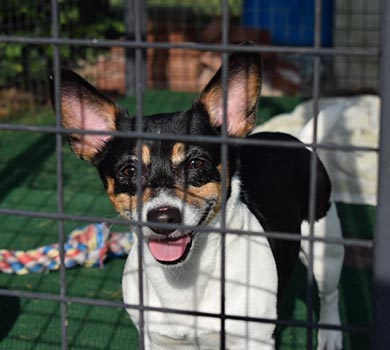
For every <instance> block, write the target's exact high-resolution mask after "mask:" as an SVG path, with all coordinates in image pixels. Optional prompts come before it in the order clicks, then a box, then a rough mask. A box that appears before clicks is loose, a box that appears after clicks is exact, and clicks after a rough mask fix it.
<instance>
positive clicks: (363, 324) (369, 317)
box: [0, 0, 390, 350]
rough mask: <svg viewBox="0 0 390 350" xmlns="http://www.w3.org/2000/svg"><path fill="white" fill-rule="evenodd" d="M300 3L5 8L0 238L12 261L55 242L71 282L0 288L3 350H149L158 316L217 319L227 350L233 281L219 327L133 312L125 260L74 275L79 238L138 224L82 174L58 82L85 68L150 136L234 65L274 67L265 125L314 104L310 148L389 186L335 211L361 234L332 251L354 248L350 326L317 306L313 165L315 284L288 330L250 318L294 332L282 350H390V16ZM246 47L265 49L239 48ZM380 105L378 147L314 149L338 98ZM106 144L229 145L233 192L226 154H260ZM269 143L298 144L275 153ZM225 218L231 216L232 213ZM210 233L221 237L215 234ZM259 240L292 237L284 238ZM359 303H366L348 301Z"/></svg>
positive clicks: (0, 36) (26, 279) (38, 277)
mask: <svg viewBox="0 0 390 350" xmlns="http://www.w3.org/2000/svg"><path fill="white" fill-rule="evenodd" d="M291 3H292V2H290V1H283V0H278V1H266V0H263V1H255V0H251V1H250V0H236V1H234V0H232V1H228V0H222V1H210V0H209V1H191V0H186V1H176V0H171V1H159V0H153V1H152V0H150V1H148V2H145V1H141V0H127V1H119V0H99V1H86V0H72V1H62V0H51V1H50V2H45V1H40V2H35V1H27V2H23V1H7V2H3V3H2V4H1V5H0V18H1V23H0V53H1V55H2V57H3V59H2V62H1V63H0V70H1V75H2V76H0V88H1V90H0V96H1V98H0V134H1V136H0V149H1V152H0V165H1V168H0V174H1V178H0V189H1V191H0V199H1V201H0V224H1V226H0V227H2V228H3V229H4V231H3V233H2V234H1V236H3V237H2V238H1V239H0V242H1V246H0V248H1V249H3V250H5V249H10V250H11V249H13V250H23V249H25V250H27V249H32V248H33V247H35V246H42V245H45V244H49V243H53V242H58V243H59V245H58V249H59V254H60V266H59V271H58V272H50V273H41V274H28V275H25V276H18V275H15V274H5V273H1V274H0V308H1V309H2V310H3V311H2V312H1V314H3V315H6V316H5V318H4V316H0V320H1V322H0V349H58V348H61V349H63V350H65V349H144V336H145V335H144V333H143V328H144V327H143V322H144V321H143V317H144V314H145V313H147V312H163V313H178V314H183V313H184V314H186V313H188V314H189V315H192V316H197V317H212V318H218V319H220V322H221V332H220V347H219V348H221V349H225V341H226V339H225V336H226V335H225V332H224V327H225V322H226V321H227V320H229V319H235V316H234V315H228V314H225V311H224V310H225V304H224V303H225V301H224V298H223V296H224V295H225V281H224V277H222V283H221V289H220V290H219V291H216V292H217V293H220V294H221V296H222V297H221V313H219V314H212V313H202V312H197V311H194V312H184V311H183V310H180V309H179V308H178V309H176V308H175V307H173V306H172V307H168V308H161V309H156V308H154V307H151V306H148V305H146V304H144V301H143V299H142V297H141V298H140V302H139V304H137V305H126V304H124V303H123V302H122V298H121V286H120V284H121V282H120V281H121V273H122V270H123V265H124V259H112V260H110V261H109V262H108V263H107V264H106V266H105V267H104V268H102V269H83V268H75V269H72V270H67V269H66V266H65V247H66V243H67V235H68V232H69V231H70V230H71V229H72V228H74V227H75V226H77V225H82V224H86V223H94V222H102V221H104V222H106V223H108V224H109V225H114V227H115V228H119V227H120V228H121V230H128V228H127V225H128V222H126V221H124V220H123V219H120V218H118V217H117V216H116V214H114V213H113V211H112V210H111V209H110V206H109V204H108V202H107V201H105V200H103V199H99V198H102V197H104V194H103V191H102V189H101V188H100V187H101V186H100V184H96V185H95V183H94V182H93V180H91V179H92V178H95V177H96V179H97V178H98V177H97V176H96V174H94V172H93V170H90V169H89V168H87V167H85V168H84V167H83V165H80V164H79V163H78V162H77V160H73V158H71V157H70V156H69V151H68V150H67V148H66V147H64V139H65V138H66V136H67V135H68V134H69V133H70V131H69V130H68V129H65V128H64V127H62V125H61V112H60V96H61V88H60V80H61V74H60V72H61V67H62V66H68V67H71V68H73V69H75V70H76V71H77V72H78V73H80V74H81V75H82V76H84V77H86V78H87V79H88V80H89V81H91V82H92V83H93V84H94V85H96V86H97V88H98V89H100V90H103V91H105V92H106V93H107V94H109V95H111V96H113V97H114V98H115V99H118V100H119V101H120V102H121V103H122V104H123V105H125V106H126V107H129V109H130V112H131V114H133V115H135V118H136V120H137V124H138V125H140V126H141V125H142V118H143V115H148V114H153V113H160V112H169V111H176V110H180V109H184V108H187V107H189V105H190V103H191V100H192V99H193V98H195V96H197V94H198V92H199V91H201V90H202V88H203V87H204V86H205V83H206V82H207V81H208V80H209V79H210V77H211V76H212V75H213V74H214V73H215V70H216V68H217V67H219V66H220V64H222V66H226V63H227V62H228V57H229V54H230V53H232V52H259V53H261V54H262V57H263V61H264V81H263V85H264V86H263V92H262V94H263V95H264V96H265V97H264V98H262V100H261V102H260V117H259V121H258V122H259V123H262V122H264V121H265V119H267V118H265V117H264V116H265V115H266V114H267V113H269V114H270V116H271V115H274V114H278V113H282V112H287V111H291V110H292V109H293V108H294V107H295V106H296V105H297V104H298V103H300V102H303V101H306V100H307V99H311V101H312V102H311V104H310V105H309V107H308V108H310V109H311V110H310V112H311V115H313V122H312V128H313V129H312V131H313V132H312V134H313V135H314V136H313V137H312V139H311V140H310V142H307V143H306V144H304V147H309V148H310V149H311V150H312V151H313V154H316V153H319V152H323V153H329V154H331V153H337V154H353V153H356V154H359V156H361V157H364V154H373V155H375V156H374V157H378V169H379V170H378V173H376V169H367V170H366V171H372V172H373V173H374V174H375V176H377V178H375V190H376V191H375V199H374V201H375V204H376V205H375V206H374V205H371V206H369V207H365V208H362V207H361V206H355V207H354V208H353V210H352V211H351V210H350V208H349V207H348V206H347V205H345V204H343V203H338V211H339V215H340V217H342V221H345V222H347V221H348V222H349V223H348V224H346V223H344V224H343V231H344V229H345V227H346V226H348V225H350V227H352V229H351V228H349V230H352V231H353V230H356V231H357V232H360V234H358V235H354V234H345V232H344V238H339V239H334V238H329V239H327V238H324V239H323V240H322V243H325V244H337V245H343V246H344V247H345V248H346V261H345V264H344V272H343V275H342V280H341V285H342V287H341V291H340V294H341V300H342V303H343V306H342V308H341V311H342V315H343V320H342V326H334V325H332V324H325V325H322V324H321V325H319V324H318V322H317V321H316V316H315V313H316V312H317V311H318V310H316V308H317V306H316V303H318V301H317V300H316V298H315V297H314V294H313V290H314V289H315V282H314V280H313V277H312V270H313V259H314V257H313V254H314V247H315V245H316V244H318V243H319V242H318V241H317V238H316V237H315V235H314V232H313V221H314V212H313V211H314V210H315V209H314V208H315V203H314V202H315V199H314V198H315V193H314V187H313V185H314V182H315V179H316V176H317V174H316V169H317V168H316V164H315V163H316V162H315V157H313V158H312V164H311V165H312V166H311V183H310V185H311V192H310V204H309V211H310V213H311V214H310V216H311V221H312V222H311V229H310V234H309V235H308V236H306V237H301V236H300V237H299V238H298V239H301V240H302V241H305V242H307V244H309V246H310V254H309V257H308V258H309V264H308V269H307V271H306V272H305V271H300V273H299V271H298V272H297V273H298V274H300V277H298V281H297V282H296V283H295V287H298V289H300V293H301V297H302V295H303V297H302V298H303V299H304V304H305V305H306V306H305V307H304V308H301V309H300V310H301V311H300V312H301V314H300V315H297V313H296V312H295V313H294V311H291V308H292V309H294V307H296V303H297V302H296V301H292V305H289V306H288V307H287V308H290V314H289V316H290V317H286V318H285V319H283V317H282V318H281V319H280V320H269V319H266V320H264V319H259V320H256V319H248V318H247V319H245V318H242V319H240V320H241V321H242V322H246V321H253V322H259V323H260V326H261V323H262V322H263V323H264V322H265V323H273V324H277V325H278V326H280V327H282V328H284V329H287V330H285V333H284V335H282V336H281V338H280V340H279V342H280V344H279V345H278V346H279V348H280V349H298V348H299V349H303V348H305V349H313V348H315V347H316V341H315V337H313V335H314V334H315V333H316V332H317V331H318V329H339V330H341V331H342V332H343V334H344V342H345V344H344V347H345V348H348V349H354V350H355V349H367V348H372V349H381V350H382V349H386V348H388V347H389V345H390V336H389V332H388V321H387V318H388V316H387V314H388V311H390V303H389V301H388V299H389V298H388V295H389V289H390V270H389V269H388V267H387V252H388V251H389V249H390V243H389V242H390V241H389V240H388V239H387V238H386V229H387V227H389V224H390V223H389V217H390V216H389V210H390V209H389V206H390V197H389V193H390V188H389V187H390V184H389V181H388V178H390V168H389V165H388V162H389V161H388V159H390V155H389V154H388V153H389V152H390V151H389V150H390V144H388V143H389V142H390V138H389V137H388V135H389V134H390V122H389V119H388V118H387V116H388V114H389V113H390V105H389V103H390V102H389V101H390V86H389V84H390V83H389V82H390V76H389V74H390V73H389V72H390V69H389V67H388V65H389V62H390V44H389V43H390V40H389V39H390V6H389V5H388V4H387V3H386V2H384V1H383V2H382V3H381V1H379V0H377V1H373V0H371V1H366V0H361V1H353V2H352V1H347V0H334V1H331V0H329V1H328V0H300V1H299V6H297V5H296V4H295V5H292V6H291ZM289 4H290V5H289ZM248 40H250V41H252V42H254V45H253V46H242V45H240V44H239V43H240V42H242V41H248ZM50 74H52V75H53V77H54V109H55V122H53V121H49V122H48V120H50V118H51V117H52V116H53V113H52V112H51V109H50V107H49V104H50V103H49V79H48V76H49V75H50ZM227 78H228V71H227V70H224V71H223V89H224V99H225V108H226V98H227V97H226V96H227V93H226V90H227ZM367 92H368V93H370V94H378V95H379V96H380V99H381V103H380V107H379V115H380V121H379V125H380V128H379V127H378V130H376V132H378V133H379V145H374V146H372V145H366V144H362V145H356V144H348V143H336V144H333V143H324V142H322V141H320V140H319V139H318V138H317V136H318V133H319V131H318V128H319V125H320V121H319V115H320V112H321V108H322V106H323V104H322V103H323V101H324V98H325V97H330V96H342V97H343V98H344V97H346V96H350V95H354V96H356V95H361V94H363V93H367ZM168 101H172V102H169V103H168ZM263 101H264V102H263ZM286 104H287V105H288V106H290V107H285V106H286ZM262 108H263V110H264V112H262ZM267 108H268V109H269V110H270V111H269V112H267ZM52 120H54V119H52ZM225 122H226V121H225ZM222 129H224V128H222ZM74 132H75V131H74V130H73V131H72V133H74ZM76 132H78V133H80V134H82V133H85V134H88V131H82V130H79V131H76ZM89 133H92V134H93V133H96V132H89ZM106 134H108V135H114V136H118V137H125V138H132V139H135V140H137V144H138V145H139V146H140V145H142V142H143V141H146V140H150V139H152V140H175V141H183V142H185V141H197V142H205V143H216V144H219V145H220V147H221V154H222V156H221V158H222V159H221V160H222V164H224V165H223V167H222V172H223V173H222V178H225V176H224V175H226V172H227V165H226V164H227V160H228V154H227V149H228V145H230V144H236V145H241V144H242V145H244V144H248V141H247V140H246V139H242V140H241V139H240V140H237V139H232V138H230V137H228V136H227V134H226V130H225V133H222V135H221V136H220V137H206V136H205V137H203V138H202V137H200V138H199V137H198V138H197V139H196V140H191V138H188V137H185V136H182V137H178V136H172V135H164V134H158V135H153V134H148V133H145V132H144V131H143V130H142V128H141V127H139V128H138V129H137V130H136V131H134V132H129V133H126V134H124V133H120V132H109V133H106ZM258 144H259V146H261V145H264V142H263V143H261V142H259V143H258ZM265 144H267V143H265ZM269 145H271V146H272V145H273V146H279V147H283V146H285V145H284V144H278V143H275V142H272V143H269ZM138 148H139V149H141V147H138ZM139 158H141V157H139ZM346 166H347V167H348V166H349V165H348V164H346ZM139 169H141V167H139ZM328 170H329V171H330V172H331V171H332V169H328ZM141 175H142V174H141V173H140V171H139V173H138V174H137V176H138V180H137V181H138V188H137V192H138V194H141V193H142V189H141V180H140V178H141ZM375 176H374V177H375ZM91 181H92V182H93V183H92V182H91ZM376 181H378V182H377V183H376ZM86 188H87V189H88V191H85V189H86ZM33 193H34V196H32V195H31V194H33ZM30 195H31V197H30ZM226 196H227V189H226V183H225V184H224V186H223V197H225V199H226ZM141 197H142V196H141V195H139V196H138V198H141ZM138 204H139V206H140V207H141V206H142V203H141V202H139V203H138ZM221 211H222V213H225V211H226V208H225V207H224V205H222V209H221ZM107 213H111V214H108V215H107ZM351 213H353V215H352V214H351ZM349 215H352V216H351V217H349ZM222 216H224V215H222ZM132 224H133V226H134V234H137V235H142V227H143V226H145V225H146V223H145V222H142V220H141V216H139V217H138V220H136V221H135V222H133V223H132ZM224 225H225V224H223V225H222V228H221V229H220V233H221V236H222V237H225V235H226V234H228V232H227V229H226V227H225V226H224ZM344 225H345V227H344ZM198 229H199V230H201V231H205V233H206V234H207V232H209V231H208V228H207V227H201V228H198ZM345 230H346V231H348V228H346V229H345ZM372 231H374V235H372V234H371V233H370V232H372ZM47 232H51V234H47ZM244 233H247V234H248V232H244ZM249 234H250V233H249ZM259 234H263V235H265V236H266V237H269V236H273V237H278V238H280V239H286V238H290V236H286V234H284V233H280V232H279V233H275V232H267V233H259ZM223 239H224V238H223ZM132 249H138V252H139V256H140V264H139V265H140V266H141V268H140V269H139V294H140V295H141V296H142V295H143V269H142V259H143V247H142V245H141V244H140V245H138V246H137V247H133V248H132ZM220 254H221V265H222V266H221V276H225V267H226V266H225V262H226V259H228V257H226V256H225V247H224V245H223V244H222V246H221V252H220ZM351 269H352V270H353V269H355V270H358V269H360V270H361V273H360V274H355V275H354V274H353V273H349V271H350V270H351ZM351 276H352V277H351ZM299 278H300V280H299ZM302 281H304V282H302ZM291 293H292V294H293V295H294V297H295V296H296V295H295V294H294V293H295V292H291ZM352 295H355V299H354V300H353V301H351V300H349V298H350V297H351V296H352ZM294 303H295V304H294ZM126 308H133V309H136V310H138V311H139V315H140V324H141V326H140V332H139V333H138V332H137V331H136V329H135V328H134V326H132V324H131V321H130V320H129V319H128V318H127V316H126V313H125V309H126ZM291 329H298V330H300V331H301V333H299V332H298V333H294V332H293V331H290V330H291ZM297 334H298V336H297ZM296 337H298V338H299V337H301V339H297V338H296Z"/></svg>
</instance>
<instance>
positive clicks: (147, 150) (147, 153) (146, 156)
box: [142, 145, 150, 165]
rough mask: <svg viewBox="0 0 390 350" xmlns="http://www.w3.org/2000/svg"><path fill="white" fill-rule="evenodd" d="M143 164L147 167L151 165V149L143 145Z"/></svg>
mask: <svg viewBox="0 0 390 350" xmlns="http://www.w3.org/2000/svg"><path fill="white" fill-rule="evenodd" d="M142 162H143V163H144V164H145V165H149V164H150V148H149V147H148V146H146V145H142Z"/></svg>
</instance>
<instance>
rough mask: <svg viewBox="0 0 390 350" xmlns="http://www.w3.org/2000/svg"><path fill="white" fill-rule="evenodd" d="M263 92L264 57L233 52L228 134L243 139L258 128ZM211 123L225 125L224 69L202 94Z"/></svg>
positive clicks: (217, 125)
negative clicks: (257, 120)
mask: <svg viewBox="0 0 390 350" xmlns="http://www.w3.org/2000/svg"><path fill="white" fill-rule="evenodd" d="M260 92H261V57H260V55H259V54H258V53H243V52H242V53H233V54H232V55H231V56H230V57H229V62H228V82H227V110H226V113H227V131H228V134H229V135H231V136H238V137H243V136H245V135H246V134H248V132H249V131H251V130H252V128H253V127H254V126H255V123H256V111H257V104H258V101H259V98H260ZM199 100H200V102H201V103H202V104H203V106H204V107H205V109H206V111H207V113H208V114H209V117H210V121H211V124H212V125H213V126H216V127H220V126H221V125H222V122H223V112H224V110H223V87H222V68H220V69H219V70H218V72H217V73H216V74H215V75H214V77H213V78H212V79H211V81H210V82H209V83H208V84H207V86H206V87H205V89H204V90H203V92H202V93H201V95H200V98H199Z"/></svg>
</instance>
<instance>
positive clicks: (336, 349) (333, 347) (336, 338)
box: [317, 329, 343, 350]
mask: <svg viewBox="0 0 390 350" xmlns="http://www.w3.org/2000/svg"><path fill="white" fill-rule="evenodd" d="M342 348H343V335H342V333H341V331H335V330H330V329H319V330H318V347H317V350H342Z"/></svg>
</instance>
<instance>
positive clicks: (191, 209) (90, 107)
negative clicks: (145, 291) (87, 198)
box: [61, 53, 261, 264]
mask: <svg viewBox="0 0 390 350" xmlns="http://www.w3.org/2000/svg"><path fill="white" fill-rule="evenodd" d="M260 87H261V58H260V56H259V55H258V54H253V53H234V54H232V55H231V56H230V58H229V61H228V82H227V94H226V96H227V106H226V107H227V108H226V120H227V125H226V126H227V132H228V135H229V136H234V137H243V136H245V135H246V134H247V133H248V132H249V131H250V130H251V129H252V128H253V126H254V124H255V117H256V110H257V103H258V100H259V96H260ZM223 96H224V91H223V88H222V70H221V69H220V70H219V71H218V72H217V73H216V74H215V76H214V77H213V78H212V79H211V81H210V82H209V84H208V85H207V86H206V88H205V89H204V90H203V92H202V93H201V95H200V97H199V99H198V100H196V101H195V102H194V103H193V105H192V107H191V108H190V109H188V110H186V111H182V112H177V113H169V114H157V115H152V116H148V117H145V118H143V131H144V132H147V133H151V134H154V135H155V134H170V135H180V136H182V135H190V136H191V137H194V136H198V135H199V136H200V135H203V136H218V135H219V134H220V133H221V128H222V125H223V119H224V118H223V115H224V102H223V101H224V98H223ZM61 112H62V118H63V125H64V126H65V127H66V128H74V129H81V130H99V131H122V132H129V131H135V130H136V129H137V128H136V118H131V117H129V116H128V114H127V112H126V111H125V110H124V109H123V108H122V107H120V106H118V105H117V104H115V103H114V102H113V101H112V100H111V99H109V98H108V97H106V96H105V95H103V94H102V93H101V92H99V91H98V90H96V89H95V88H94V87H93V86H91V85H90V84H89V83H87V82H86V81H85V80H83V79H82V78H81V77H80V76H78V75H77V74H75V73H73V72H71V71H66V70H64V71H62V76H61ZM69 141H70V145H71V148H72V150H73V151H74V153H75V154H76V155H78V156H79V157H80V158H83V159H85V160H87V161H89V162H91V163H92V164H93V165H95V166H96V167H97V169H98V171H99V173H100V176H101V178H102V180H103V183H104V186H105V189H106V191H107V194H108V197H109V199H110V200H111V202H112V203H113V205H114V207H115V208H116V210H117V211H118V212H119V213H120V214H122V215H123V216H124V217H126V218H129V219H132V220H136V219H137V218H138V215H139V213H138V210H137V209H138V206H139V204H140V203H141V204H142V208H141V209H142V210H141V218H142V221H145V222H146V221H148V222H150V226H144V227H143V235H144V239H145V242H146V243H147V244H148V247H149V249H150V252H151V253H152V255H153V256H154V258H155V259H156V260H157V261H159V262H161V263H165V264H179V263H180V262H182V261H184V260H186V258H187V256H188V254H189V253H190V251H191V246H192V241H193V239H194V236H195V235H196V233H195V230H196V228H195V227H196V226H197V225H201V224H207V223H208V222H210V221H211V220H212V219H213V218H214V217H215V216H216V215H217V214H218V212H219V210H220V206H221V192H222V187H221V178H222V165H221V147H220V145H219V144H218V143H205V142H196V140H195V141H194V142H183V141H178V142H176V141H171V140H147V139H144V140H142V142H138V143H137V140H136V139H134V138H121V137H115V136H110V135H103V134H78V133H74V134H70V135H69ZM235 154H236V152H235V151H234V150H233V149H231V150H230V151H229V164H228V167H227V169H228V171H227V178H226V183H227V184H228V186H229V184H230V180H231V176H232V175H233V173H234V172H235V169H236V166H237V160H236V159H235ZM139 167H141V169H139ZM137 173H138V175H141V176H140V179H138V180H137ZM137 183H138V184H140V185H141V186H142V187H141V190H140V191H137ZM228 191H229V188H228ZM138 194H141V196H142V198H139V196H138ZM153 224H154V225H153ZM156 224H157V225H156ZM164 224H165V227H164ZM178 224H179V225H182V226H192V227H194V228H193V229H189V230H183V229H178V228H177V227H175V225H178Z"/></svg>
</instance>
